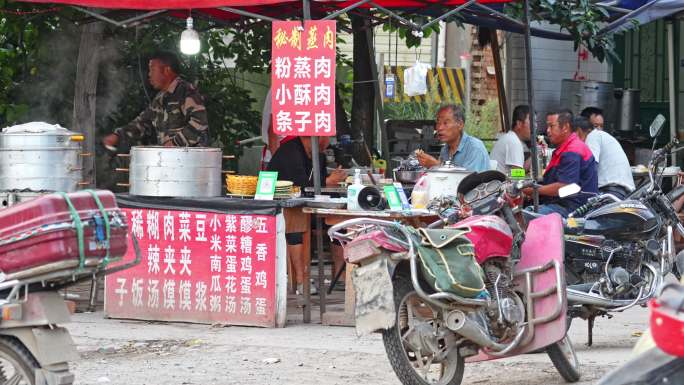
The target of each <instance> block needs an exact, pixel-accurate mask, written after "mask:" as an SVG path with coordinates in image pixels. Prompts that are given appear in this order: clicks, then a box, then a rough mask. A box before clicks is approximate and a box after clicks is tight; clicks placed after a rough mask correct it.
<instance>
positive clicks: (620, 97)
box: [615, 88, 641, 131]
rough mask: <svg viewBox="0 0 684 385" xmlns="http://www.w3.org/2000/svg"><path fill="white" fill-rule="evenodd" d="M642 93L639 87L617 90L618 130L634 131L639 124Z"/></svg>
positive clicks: (616, 113) (616, 111)
mask: <svg viewBox="0 0 684 385" xmlns="http://www.w3.org/2000/svg"><path fill="white" fill-rule="evenodd" d="M640 93H641V91H640V90H638V89H620V88H618V89H616V90H615V102H616V106H615V116H616V118H617V122H616V124H615V128H616V129H617V130H618V131H632V130H634V128H635V127H636V125H637V124H639V100H640V97H639V95H640Z"/></svg>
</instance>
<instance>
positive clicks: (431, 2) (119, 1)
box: [21, 0, 512, 10]
mask: <svg viewBox="0 0 684 385" xmlns="http://www.w3.org/2000/svg"><path fill="white" fill-rule="evenodd" d="M21 1H23V2H27V3H51V4H67V5H78V6H81V7H91V8H109V9H137V10H159V9H204V8H218V7H250V8H254V7H259V6H269V5H278V4H286V3H298V4H301V1H283V0H21ZM357 1H358V0H354V1H335V0H322V1H312V2H311V4H312V6H314V7H315V6H316V5H326V6H328V7H334V8H339V9H342V8H344V7H347V6H349V5H352V4H354V3H356V2H357ZM511 1H512V0H478V3H482V4H496V3H508V2H511ZM374 3H375V4H377V5H379V6H381V7H385V8H425V7H432V6H436V5H437V6H440V5H441V6H444V7H452V6H459V5H462V4H463V3H465V0H446V1H444V0H375V1H374Z"/></svg>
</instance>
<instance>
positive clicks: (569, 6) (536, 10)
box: [506, 0, 619, 62]
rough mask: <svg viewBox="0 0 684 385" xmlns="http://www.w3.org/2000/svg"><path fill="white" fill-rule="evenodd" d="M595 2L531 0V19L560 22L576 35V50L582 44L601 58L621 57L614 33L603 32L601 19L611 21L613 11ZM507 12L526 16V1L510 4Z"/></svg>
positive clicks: (522, 16) (555, 23)
mask: <svg viewBox="0 0 684 385" xmlns="http://www.w3.org/2000/svg"><path fill="white" fill-rule="evenodd" d="M595 3H596V2H593V1H590V0H530V13H531V19H532V20H534V21H546V22H548V23H550V24H554V25H557V26H559V27H560V28H561V31H567V32H568V33H569V34H570V35H571V36H572V38H573V41H574V43H575V50H577V49H578V48H579V47H580V45H582V46H584V47H586V48H587V50H589V52H591V54H592V55H593V56H594V57H595V58H596V59H597V60H598V61H600V62H603V61H604V60H606V59H609V60H619V58H618V57H617V56H616V54H615V42H614V40H613V36H612V35H603V34H599V31H600V30H601V23H604V22H607V21H608V18H609V16H610V15H609V14H608V11H606V10H605V9H604V8H602V7H600V6H598V5H597V4H595ZM506 13H508V14H510V15H511V16H513V17H515V18H517V19H518V20H523V19H524V8H523V3H522V2H513V3H509V4H507V5H506Z"/></svg>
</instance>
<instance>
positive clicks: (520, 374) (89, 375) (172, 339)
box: [67, 308, 648, 385]
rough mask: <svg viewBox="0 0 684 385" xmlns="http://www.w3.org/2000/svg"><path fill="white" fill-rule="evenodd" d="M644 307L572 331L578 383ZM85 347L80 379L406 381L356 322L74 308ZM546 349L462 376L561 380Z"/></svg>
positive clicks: (617, 350)
mask: <svg viewBox="0 0 684 385" xmlns="http://www.w3.org/2000/svg"><path fill="white" fill-rule="evenodd" d="M647 316H648V313H647V311H646V310H645V309H642V308H638V309H632V310H629V311H627V312H625V313H623V314H619V315H617V316H615V317H614V318H613V319H611V320H608V319H605V318H601V319H597V320H596V328H595V329H594V346H592V347H587V346H586V345H585V344H586V341H587V338H586V322H578V321H576V322H574V323H573V326H572V328H571V330H570V336H571V338H572V340H573V342H574V344H575V347H576V349H577V352H578V355H579V359H580V362H581V364H582V380H581V381H580V382H579V384H593V383H595V382H597V380H598V379H599V378H601V376H602V375H603V374H605V373H606V372H608V371H610V370H611V369H612V368H614V367H616V366H617V365H619V364H620V363H622V362H624V361H626V359H627V358H628V357H629V355H630V351H631V348H632V346H633V345H634V343H635V342H636V341H637V339H638V335H639V334H640V331H642V330H643V329H644V327H645V325H646V323H647ZM67 326H68V328H69V330H70V331H71V333H72V335H73V337H74V340H75V342H76V344H77V345H78V350H79V352H80V354H81V356H82V358H83V359H82V360H81V361H80V362H77V363H74V364H73V365H72V368H73V371H74V373H75V374H76V383H77V384H125V385H159V384H168V385H186V384H202V385H211V384H217V385H218V384H221V385H223V384H279V385H289V384H291V385H295V384H296V385H322V384H377V385H385V384H386V385H398V384H400V383H399V381H398V380H397V378H396V377H395V375H394V372H393V371H392V369H391V368H390V365H389V363H388V361H387V358H386V357H385V353H384V348H383V345H382V340H381V338H380V336H379V335H373V336H370V337H362V338H357V337H356V335H355V333H354V329H353V328H349V327H330V326H321V325H320V324H307V325H305V324H301V323H299V322H296V323H290V324H288V326H287V327H286V328H283V329H261V328H249V327H212V326H209V325H197V324H182V323H154V322H143V321H130V320H111V319H104V318H103V315H102V313H100V312H97V313H84V314H76V315H75V316H74V317H73V323H71V324H69V325H67ZM562 383H564V382H563V380H562V379H561V377H560V376H559V375H558V374H557V372H556V371H555V369H554V367H553V366H552V364H551V362H550V361H549V359H548V357H547V356H546V354H528V355H524V356H518V357H513V358H509V359H504V360H499V361H493V362H487V363H478V364H471V365H468V366H466V371H465V376H464V380H463V384H501V385H503V384H507V385H516V384H520V385H523V384H525V385H531V384H549V385H550V384H562Z"/></svg>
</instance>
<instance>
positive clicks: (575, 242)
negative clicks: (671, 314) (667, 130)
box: [559, 129, 684, 345]
mask: <svg viewBox="0 0 684 385" xmlns="http://www.w3.org/2000/svg"><path fill="white" fill-rule="evenodd" d="M657 131H658V129H656V130H655V132H654V130H652V132H651V134H652V136H654V137H655V136H656V135H657ZM677 145H678V141H677V140H676V139H675V140H673V141H672V142H670V143H668V144H667V145H666V146H665V147H663V148H661V149H659V150H656V151H654V152H653V155H652V158H651V161H650V162H649V165H648V176H649V181H648V183H646V184H645V185H644V186H642V187H641V188H640V189H638V190H637V191H636V192H635V193H634V194H632V195H631V196H630V197H628V198H627V199H625V200H619V199H618V198H616V197H615V196H612V195H610V194H599V195H596V196H593V197H591V198H589V200H588V202H587V203H586V204H585V205H583V206H581V207H579V208H578V209H576V210H575V211H574V212H572V213H571V214H570V215H569V216H568V219H567V220H566V222H565V271H566V281H567V285H568V305H569V312H570V316H571V317H581V318H583V319H586V320H588V321H589V345H591V329H592V327H593V321H594V319H595V318H596V317H597V316H603V315H609V314H610V313H613V312H619V311H624V310H626V309H629V308H631V307H633V306H635V305H645V304H646V302H647V301H648V300H649V299H651V298H653V297H655V296H656V294H657V291H658V289H659V288H660V287H661V285H662V283H663V279H664V277H665V275H667V274H669V273H670V272H673V273H675V275H676V276H679V273H680V272H681V271H682V268H683V267H684V253H680V254H679V255H675V247H674V234H673V233H674V231H678V232H679V233H680V234H682V235H683V236H684V226H682V224H681V223H680V221H679V218H678V217H677V213H676V212H675V210H674V208H673V207H672V203H671V202H672V200H673V199H676V198H677V194H679V195H681V193H682V192H679V193H676V194H675V195H670V196H669V197H668V196H667V195H666V194H664V193H663V191H662V189H661V186H660V183H659V182H660V181H659V179H660V178H659V170H660V168H659V165H660V164H661V163H663V162H664V161H665V160H666V159H667V157H668V156H669V155H670V154H671V153H672V151H673V150H675V149H676V147H677ZM578 189H579V186H577V185H569V186H565V187H563V188H562V189H561V190H565V191H561V192H559V194H560V195H562V196H567V195H570V194H572V193H576V192H577V190H578Z"/></svg>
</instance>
